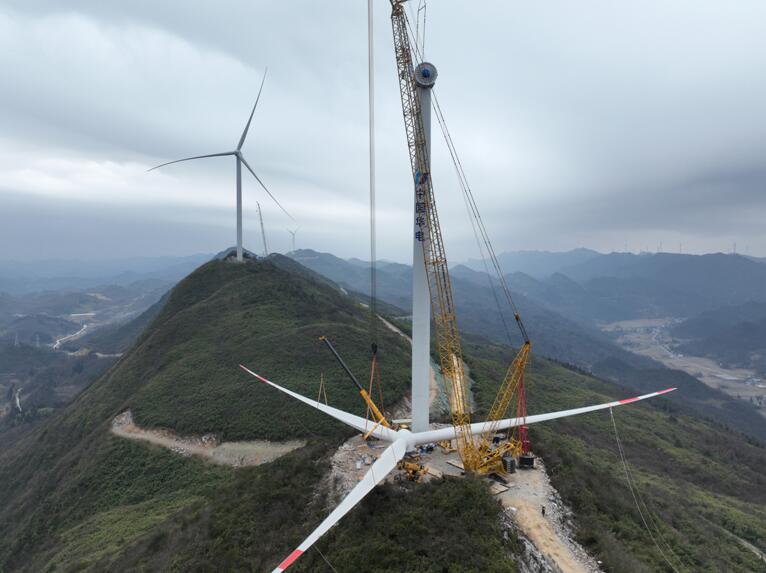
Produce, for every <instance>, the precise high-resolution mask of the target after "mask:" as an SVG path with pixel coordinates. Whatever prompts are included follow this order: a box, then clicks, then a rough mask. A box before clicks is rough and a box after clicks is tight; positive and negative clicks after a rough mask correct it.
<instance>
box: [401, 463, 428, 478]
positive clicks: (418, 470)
mask: <svg viewBox="0 0 766 573" xmlns="http://www.w3.org/2000/svg"><path fill="white" fill-rule="evenodd" d="M396 468H397V469H399V470H402V471H404V476H405V477H406V478H407V481H414V482H419V481H421V480H422V479H423V477H425V476H426V475H427V474H428V466H425V465H423V464H421V463H420V461H419V460H416V459H414V458H404V459H403V460H400V461H399V463H398V464H397V465H396Z"/></svg>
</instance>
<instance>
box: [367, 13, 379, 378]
mask: <svg viewBox="0 0 766 573" xmlns="http://www.w3.org/2000/svg"><path fill="white" fill-rule="evenodd" d="M372 15H373V12H372V0H367V84H368V85H367V90H368V101H367V103H368V106H369V109H368V114H369V115H368V118H369V138H370V139H369V151H370V347H371V350H372V356H373V364H374V361H375V357H376V356H377V353H378V316H377V314H378V311H377V298H378V293H377V290H378V288H377V286H378V285H377V280H378V277H377V260H376V259H377V252H376V251H377V249H376V245H375V241H376V234H377V233H376V228H375V65H374V64H375V61H374V57H373V56H374V54H373V18H372Z"/></svg>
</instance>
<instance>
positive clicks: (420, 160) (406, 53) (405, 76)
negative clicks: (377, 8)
mask: <svg viewBox="0 0 766 573" xmlns="http://www.w3.org/2000/svg"><path fill="white" fill-rule="evenodd" d="M405 1H406V0H391V7H392V12H391V23H392V27H393V35H394V51H395V56H396V65H397V69H398V70H397V71H398V77H399V91H400V96H401V101H402V112H403V116H404V128H405V132H406V135H407V145H408V148H409V153H410V164H411V168H412V175H413V180H414V182H415V185H416V191H415V192H416V202H417V203H416V205H417V208H418V210H419V213H420V214H421V215H422V216H420V217H418V221H419V225H420V232H421V233H422V237H423V242H424V259H425V260H424V262H425V267H426V274H427V276H428V287H429V292H430V297H431V313H432V316H433V322H434V327H435V335H436V337H435V338H436V346H437V351H438V354H439V363H440V366H441V370H442V374H443V375H444V381H445V386H446V388H445V390H446V392H447V397H448V401H449V408H450V414H451V416H452V423H453V425H454V426H455V442H456V444H457V449H458V452H459V453H460V457H461V459H462V461H463V466H464V467H465V469H466V470H468V471H473V472H478V473H489V472H493V471H502V458H503V456H505V455H507V454H509V453H513V452H518V451H520V444H519V442H518V440H513V439H512V440H509V441H508V442H506V443H503V444H498V445H494V444H493V443H492V436H493V435H494V431H493V428H494V424H495V423H496V422H497V421H498V420H500V419H502V418H503V417H504V416H505V414H506V412H507V411H508V407H509V405H510V403H511V400H512V399H513V396H514V392H516V390H517V388H518V387H519V385H520V384H523V380H524V371H525V369H526V365H527V361H528V359H529V351H530V347H531V345H530V341H529V338H528V337H527V336H526V331H525V330H524V327H523V324H522V323H521V319H520V317H519V315H518V313H516V315H515V318H516V322H517V324H518V325H519V327H520V328H521V331H522V334H523V336H524V344H523V346H522V348H521V350H520V351H519V353H518V355H517V356H516V359H515V360H514V361H513V363H512V364H511V366H510V368H509V369H508V372H507V373H506V375H505V379H504V380H503V383H502V384H501V386H500V390H499V392H498V394H497V397H496V398H495V402H494V404H493V406H492V408H491V410H490V413H489V418H488V420H487V422H488V424H489V428H488V431H485V432H483V435H481V436H478V437H477V436H474V435H473V431H472V429H471V415H470V409H469V400H468V396H467V385H466V380H465V369H464V365H463V353H462V349H461V344H460V332H459V331H458V326H457V318H456V316H455V304H454V301H453V297H452V286H451V283H450V276H449V269H448V267H447V256H446V253H445V249H444V241H443V240H442V233H441V227H440V225H439V216H438V214H437V211H436V203H435V200H434V192H433V185H432V181H431V176H430V175H431V172H430V165H429V159H428V158H429V155H428V150H427V144H426V134H425V130H424V127H423V121H422V113H421V109H420V98H419V96H418V91H417V85H416V82H415V67H414V65H413V54H412V44H411V43H410V37H409V33H408V25H409V24H408V21H407V16H406V14H405V11H404V2H405Z"/></svg>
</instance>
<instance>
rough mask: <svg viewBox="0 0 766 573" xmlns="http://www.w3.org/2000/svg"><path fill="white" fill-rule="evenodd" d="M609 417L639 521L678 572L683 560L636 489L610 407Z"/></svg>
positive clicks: (673, 568) (662, 554) (669, 565)
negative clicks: (639, 517) (670, 557)
mask: <svg viewBox="0 0 766 573" xmlns="http://www.w3.org/2000/svg"><path fill="white" fill-rule="evenodd" d="M609 417H610V418H611V419H612V427H613V428H614V437H615V440H616V442H617V450H618V452H619V454H620V460H621V461H622V467H623V470H624V471H625V479H626V481H627V482H628V489H629V490H630V494H631V496H632V497H633V501H634V502H635V503H636V509H637V510H638V515H640V516H641V521H642V522H643V523H644V527H645V528H646V532H647V533H648V534H649V537H650V538H651V540H652V542H653V543H654V546H655V547H656V548H657V551H659V552H660V555H661V556H662V558H663V559H664V561H665V563H667V564H668V567H670V568H671V569H672V570H673V571H674V572H675V573H679V572H680V571H683V570H684V569H683V568H681V567H680V565H681V564H682V563H683V562H682V561H681V559H680V558H679V557H678V555H676V553H675V552H674V551H673V549H672V548H671V547H670V545H669V544H668V542H667V541H666V540H665V538H664V537H663V535H662V532H661V531H660V528H659V526H658V525H657V522H656V521H655V520H654V518H653V517H652V514H651V512H650V511H649V506H648V505H646V502H645V501H644V499H643V498H642V497H641V492H639V491H638V487H637V486H636V483H635V478H634V477H633V475H632V473H631V471H630V467H629V466H628V460H627V458H626V457H625V451H624V450H623V448H622V441H621V440H620V435H619V434H618V433H617V423H616V422H615V420H614V412H613V411H612V408H609ZM639 500H640V502H639ZM641 503H643V504H644V508H645V509H646V512H647V515H648V516H649V521H651V522H652V525H653V526H654V529H655V530H656V532H657V537H659V539H660V541H662V543H663V545H665V548H666V549H667V550H668V552H669V553H671V554H672V555H673V557H675V558H676V560H678V563H679V567H676V566H675V565H674V564H673V563H671V561H670V559H668V556H667V555H666V554H665V552H664V551H663V550H662V547H660V544H659V543H658V542H657V538H656V537H655V536H654V534H653V533H652V528H651V527H649V523H647V520H646V517H645V516H644V512H643V511H642V510H641Z"/></svg>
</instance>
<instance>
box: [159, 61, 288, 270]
mask: <svg viewBox="0 0 766 573" xmlns="http://www.w3.org/2000/svg"><path fill="white" fill-rule="evenodd" d="M265 81H266V71H264V72H263V79H262V80H261V87H260V89H259V90H258V96H257V97H256V98H255V104H254V105H253V110H252V111H251V112H250V117H249V118H248V120H247V125H245V130H244V131H243V132H242V137H240V138H239V143H238V144H237V148H236V149H235V150H234V151H224V152H222V153H211V154H210V155H197V156H195V157H186V158H184V159H176V160H175V161H168V162H167V163H163V164H161V165H157V166H156V167H152V168H151V169H149V171H154V170H155V169H159V168H160V167H165V166H166V165H171V164H173V163H180V162H181V161H192V160H194V159H206V158H208V157H225V156H227V155H233V156H234V157H235V158H236V160H237V261H239V262H242V165H244V166H245V167H247V170H248V171H249V172H250V173H252V174H253V177H255V180H256V181H258V183H259V184H260V185H261V187H263V190H264V191H266V193H267V194H268V196H269V197H271V199H272V200H273V201H274V203H276V204H277V206H278V207H279V208H280V209H282V211H283V212H284V214H285V215H287V216H288V217H290V219H292V220H293V221H294V220H295V219H293V217H292V215H290V213H288V212H287V210H286V209H285V208H284V207H282V205H281V204H280V202H279V201H277V198H276V197H274V195H272V194H271V191H269V190H268V188H267V187H266V185H264V183H263V181H261V179H260V177H258V176H257V175H256V174H255V171H253V168H252V167H250V164H249V163H248V162H247V161H246V160H245V157H244V156H243V155H242V146H243V145H244V144H245V138H246V137H247V132H248V130H249V129H250V123H251V122H252V121H253V114H254V113H255V108H256V107H258V101H259V100H260V99H261V91H263V83H264V82H265Z"/></svg>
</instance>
